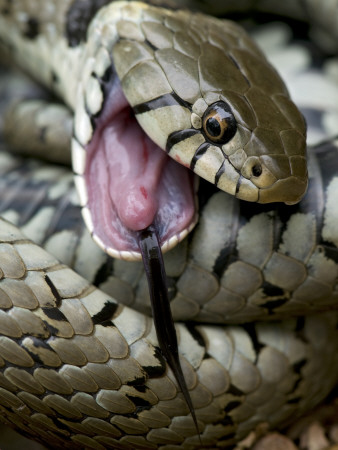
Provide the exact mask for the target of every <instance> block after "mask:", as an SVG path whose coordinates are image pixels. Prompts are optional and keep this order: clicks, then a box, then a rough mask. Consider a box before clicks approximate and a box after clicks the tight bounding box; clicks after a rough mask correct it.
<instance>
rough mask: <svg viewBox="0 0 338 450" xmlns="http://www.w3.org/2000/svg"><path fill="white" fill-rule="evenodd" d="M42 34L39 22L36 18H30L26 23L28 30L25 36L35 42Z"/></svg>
mask: <svg viewBox="0 0 338 450" xmlns="http://www.w3.org/2000/svg"><path fill="white" fill-rule="evenodd" d="M39 33H40V24H39V21H38V20H37V19H36V18H35V17H29V19H28V20H27V22H26V29H25V32H24V36H25V37H26V38H27V39H31V40H34V39H35V38H36V37H37V36H38V35H39Z"/></svg>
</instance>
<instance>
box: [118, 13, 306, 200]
mask: <svg viewBox="0 0 338 450" xmlns="http://www.w3.org/2000/svg"><path fill="white" fill-rule="evenodd" d="M160 11H161V10H160ZM161 14H162V16H161ZM145 15H146V13H143V16H142V20H141V19H138V20H137V21H136V23H137V29H138V33H139V34H138V36H137V39H131V38H130V36H131V35H133V34H134V35H135V28H134V25H135V23H133V24H132V25H131V22H129V23H127V21H124V20H123V19H121V21H120V22H119V24H118V25H119V29H120V30H124V31H123V32H122V33H121V34H120V36H119V41H118V42H117V44H116V45H115V46H114V48H113V60H114V64H115V67H116V70H117V73H118V75H119V77H120V80H121V85H122V89H123V92H124V94H125V96H126V98H127V99H128V102H129V103H130V105H131V106H132V108H133V110H134V112H135V115H136V118H137V120H138V122H139V124H140V125H141V127H142V128H143V129H144V131H145V132H146V133H147V135H148V136H150V138H151V139H152V140H153V141H154V142H155V143H156V144H157V145H158V146H159V147H160V148H162V149H163V150H165V151H166V152H167V153H168V154H169V156H171V157H172V158H174V159H175V160H176V161H177V162H179V163H180V164H183V165H184V166H186V167H189V168H190V169H192V170H193V171H194V172H195V173H196V174H197V175H199V176H200V177H202V178H205V179H206V180H208V181H210V182H211V183H213V184H215V185H216V186H217V187H218V188H219V189H221V190H223V191H225V192H228V193H230V194H232V195H235V196H236V197H237V198H239V199H242V200H247V201H253V202H259V203H269V202H285V203H288V204H293V203H297V202H298V201H299V200H300V199H301V198H302V196H303V195H304V193H305V191H306V188H307V167H306V126H305V122H304V119H303V116H302V115H301V113H300V112H299V111H298V109H297V108H296V106H295V105H294V104H293V103H292V101H291V100H290V97H289V94H288V91H287V88H286V87H285V84H284V83H283V81H282V80H281V78H280V77H279V75H278V74H277V72H276V70H275V69H274V68H273V67H272V66H271V65H270V64H269V63H268V61H267V59H266V58H265V56H264V55H263V54H262V52H261V51H260V50H259V49H258V47H257V46H256V45H255V44H254V43H253V42H252V40H251V39H250V38H249V36H248V35H247V34H246V32H245V31H244V30H243V29H242V28H241V27H239V26H237V25H236V24H234V23H233V22H230V21H224V20H223V21H220V20H217V19H213V18H210V17H207V16H204V15H201V14H191V13H187V12H179V13H177V12H176V13H175V17H174V15H173V14H172V13H171V12H168V11H166V12H165V13H164V12H163V13H162V12H158V10H157V16H156V18H157V20H156V21H155V20H153V21H150V20H146V18H145V17H144V16H145ZM128 28H129V29H128ZM197 30H198V31H197ZM128 36H129V37H128Z"/></svg>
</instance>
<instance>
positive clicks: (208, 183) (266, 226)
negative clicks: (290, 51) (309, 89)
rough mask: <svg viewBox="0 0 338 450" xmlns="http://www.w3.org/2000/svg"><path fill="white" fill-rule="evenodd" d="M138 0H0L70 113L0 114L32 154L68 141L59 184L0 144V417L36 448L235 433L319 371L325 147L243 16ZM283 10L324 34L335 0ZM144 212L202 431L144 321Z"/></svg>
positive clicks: (332, 157)
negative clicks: (311, 135) (310, 138)
mask: <svg viewBox="0 0 338 450" xmlns="http://www.w3.org/2000/svg"><path fill="white" fill-rule="evenodd" d="M151 3H152V4H150V2H149V3H143V2H134V1H130V2H128V1H114V2H112V1H105V0H96V1H90V0H62V1H58V2H57V1H56V0H54V1H52V0H48V1H27V0H26V1H23V0H21V1H20V0H15V1H6V0H2V1H1V2H0V12H1V13H0V39H1V41H0V43H1V49H2V50H3V52H4V54H5V55H6V58H7V56H8V55H9V56H10V58H11V59H13V60H15V62H16V63H17V64H18V65H19V66H21V67H22V68H23V69H24V70H25V71H26V72H28V73H29V74H30V75H31V76H32V77H33V78H35V79H37V80H38V81H39V82H40V83H42V84H43V85H44V86H46V87H47V88H48V89H50V90H51V91H52V92H53V93H54V95H55V96H57V97H58V98H61V99H62V101H63V103H64V104H65V105H67V108H68V109H64V108H63V107H61V106H60V105H57V106H56V105H54V106H48V105H46V104H45V103H44V102H40V101H37V100H30V101H28V103H26V104H25V106H24V107H22V106H20V105H17V106H15V107H14V109H13V111H12V116H10V125H9V127H11V126H12V128H14V131H16V132H17V133H14V137H13V138H12V139H14V141H15V139H17V140H19V146H21V147H22V146H24V143H25V142H24V141H25V140H28V139H27V137H25V136H23V138H22V136H20V133H18V129H19V125H20V120H21V121H22V123H23V124H24V126H25V128H26V130H25V131H26V132H27V133H29V132H32V133H33V134H34V133H35V134H36V135H37V136H38V142H37V143H36V144H35V147H37V148H38V150H39V146H41V149H42V150H41V149H40V151H41V152H42V153H46V155H45V156H48V157H52V158H53V156H50V155H47V153H49V152H51V151H52V147H53V145H55V146H56V147H57V150H56V152H58V145H59V146H62V147H64V145H65V142H64V141H65V140H66V141H67V142H68V143H69V144H70V143H71V147H72V161H73V171H74V173H75V186H76V188H77V194H76V193H75V191H74V187H73V178H72V175H71V174H70V173H69V171H68V170H67V169H66V168H64V167H61V166H48V165H47V164H45V163H42V162H39V161H27V160H26V159H23V158H20V157H17V156H14V155H12V154H8V153H6V152H1V154H0V173H1V181H0V183H1V186H2V191H6V195H5V196H4V199H3V200H2V201H1V204H0V212H1V216H2V218H1V219H0V307H1V309H0V411H1V418H0V420H1V421H2V422H3V423H5V424H7V425H10V426H12V427H14V428H16V429H17V430H19V431H20V432H21V433H23V434H25V435H26V436H27V437H30V438H31V439H34V440H36V441H38V442H41V443H44V444H45V445H47V446H52V448H74V449H76V448H79V449H81V448H83V449H87V448H92V449H105V448H117V449H134V448H136V449H151V448H163V449H173V448H178V447H182V448H186V449H194V448H218V447H223V448H232V447H233V446H234V445H235V444H236V443H237V442H239V441H240V440H241V439H243V438H245V436H247V434H248V433H249V432H250V431H251V430H254V429H255V427H257V426H259V425H260V424H262V423H265V424H267V425H268V426H269V427H270V428H275V427H280V426H283V425H285V424H287V423H290V422H292V421H293V420H294V419H295V418H296V417H299V416H300V415H302V414H304V413H305V412H306V411H308V410H310V409H311V408H312V407H314V406H315V405H316V404H318V403H319V402H320V401H321V400H323V399H324V398H325V397H326V396H327V394H328V393H329V392H330V391H331V390H332V388H333V387H334V386H335V384H336V381H337V376H338V360H337V354H338V353H337V347H338V339H337V312H336V308H337V306H336V305H337V301H336V296H337V283H336V280H337V273H338V272H337V269H338V266H337V261H338V259H337V245H338V237H337V231H336V218H337V215H338V211H337V204H336V203H337V202H336V201H335V192H336V189H337V187H336V186H337V182H338V181H337V176H336V173H337V171H336V170H335V168H336V162H335V161H336V159H337V158H336V156H337V155H336V153H337V148H338V145H337V142H335V141H330V142H326V143H324V144H323V145H321V146H318V147H317V148H314V149H312V151H311V152H310V153H309V154H308V155H307V156H306V126H305V122H304V119H303V116H302V114H301V113H300V112H299V111H298V109H297V108H296V106H295V105H294V103H293V102H292V101H291V99H290V97H289V94H288V91H287V89H286V87H285V85H284V83H283V82H282V80H281V79H280V77H279V75H278V74H277V72H276V71H275V69H274V68H273V67H272V66H271V65H270V64H269V63H268V62H267V60H266V58H265V56H264V55H263V53H262V51H261V50H259V49H258V47H257V46H256V45H255V44H254V43H253V42H252V40H251V39H250V38H249V36H248V35H247V33H246V32H245V31H244V30H243V29H242V28H241V27H240V26H239V25H237V24H235V23H234V22H232V21H228V20H225V19H217V18H215V17H211V16H209V15H205V13H201V12H195V11H192V10H190V9H182V8H181V6H182V5H181V4H180V7H179V8H178V9H177V8H176V7H175V5H172V4H171V2H165V5H164V4H162V3H163V2H162V3H161V2H160V1H159V2H151ZM153 3H154V4H153ZM197 3H198V2H197ZM248 3H252V5H251V6H253V7H255V8H258V9H259V8H260V6H259V4H260V2H248ZM262 3H264V2H262ZM292 4H293V9H295V10H296V11H292V15H294V14H296V16H297V15H298V16H299V15H300V18H303V15H304V14H305V12H304V11H306V16H307V17H309V20H310V19H311V20H313V21H315V22H316V23H317V25H318V27H319V29H320V31H321V32H322V33H324V31H325V28H326V30H327V29H329V33H328V34H329V36H328V40H330V39H329V38H332V37H333V39H331V41H332V42H331V48H332V47H334V45H335V38H334V36H335V34H334V33H336V31H335V29H334V20H329V19H328V17H334V14H331V15H330V14H329V13H328V11H327V10H325V8H322V7H321V6H320V5H319V6H318V5H317V7H316V2H311V1H308V2H306V1H303V2H293V3H292ZM332 5H336V4H334V2H333V3H332ZM198 6H200V7H201V8H202V9H203V7H204V10H205V12H209V11H210V12H211V6H210V9H209V6H208V5H205V4H204V3H203V2H200V4H199V5H198ZM214 7H215V8H216V9H217V8H221V6H218V7H217V5H214ZM279 7H280V8H281V9H282V11H281V12H283V13H284V12H285V11H283V8H287V7H288V6H287V2H286V3H285V5H283V6H279ZM335 7H336V6H332V8H333V12H334V8H335ZM277 8H278V7H277ZM304 8H305V9H304ZM217 12H219V11H215V13H217ZM277 12H280V11H277ZM331 22H332V23H333V25H332V24H331ZM330 24H331V25H332V27H331V26H329V25H330ZM323 25H324V26H323ZM323 28H324V30H323ZM21 108H23V109H21ZM48 108H49V109H48ZM51 110H52V112H53V114H48V111H49V112H50V111H51ZM46 111H47V112H46ZM70 111H72V112H70ZM17 113H18V114H17ZM73 115H74V118H73V124H74V125H73V132H72V134H71V133H69V137H68V138H67V131H66V128H67V126H66V127H65V128H64V131H63V133H62V132H61V133H60V129H59V132H58V133H54V134H53V127H54V126H55V125H56V122H58V120H60V122H62V123H63V124H66V125H67V124H68V125H69V120H72V116H73ZM50 116H51V117H50ZM38 118H40V123H38V126H37V130H35V129H33V128H34V123H36V122H39V121H38V120H37V119H38ZM41 121H42V122H43V125H41ZM27 124H28V126H27ZM70 130H71V126H68V131H70ZM15 134H16V135H15ZM27 135H28V134H26V136H27ZM20 139H23V140H20ZM67 139H68V140H67ZM67 142H66V143H67ZM26 144H27V143H26ZM28 146H29V145H28ZM46 148H47V150H46ZM130 149H131V150H132V151H131V152H130ZM67 158H68V157H67V156H66V157H65V159H66V160H67ZM136 158H137V159H136ZM121 160H123V161H124V162H125V165H124V166H123V165H122V163H121V162H120V161H121ZM132 163H135V164H132ZM177 163H178V164H177ZM126 167H127V168H126ZM186 168H188V169H191V171H187V170H186ZM192 172H194V173H195V174H196V176H193V175H192ZM308 174H309V185H308ZM15 176H19V181H15V180H17V178H16V177H15ZM198 180H199V186H198ZM307 186H308V188H307ZM306 189H307V193H306V194H305V191H306ZM32 193H34V195H33V194H32ZM116 193H117V194H116ZM121 193H122V195H121ZM229 194H230V195H229ZM197 200H198V203H199V211H198V212H197V208H196V204H197ZM140 205H141V206H140ZM154 205H156V208H155V207H154ZM137 208H139V209H140V211H136V212H135V209H137ZM81 215H82V217H81ZM198 215H199V217H198ZM83 219H84V222H85V224H86V226H84V225H83ZM149 224H155V225H156V227H157V229H158V234H159V241H160V246H161V248H162V251H163V252H165V254H164V261H165V266H166V272H167V282H168V294H169V297H170V306H171V311H172V314H173V317H174V319H175V321H176V325H175V327H176V333H177V338H178V343H179V352H180V363H181V366H182V370H183V373H184V379H185V382H186V385H187V388H188V390H189V395H190V398H191V401H192V404H193V408H194V413H195V415H196V424H197V428H198V431H197V430H196V426H195V425H196V424H195V423H194V420H193V417H192V414H191V411H190V410H189V407H188V405H187V403H186V401H185V397H184V396H183V394H182V391H181V388H180V386H179V385H178V383H177V380H176V378H175V376H174V373H173V371H172V369H171V368H170V367H169V366H168V363H167V361H166V359H165V357H164V356H163V354H162V352H161V349H160V348H159V343H158V338H157V335H156V331H155V327H154V323H153V321H152V319H151V310H150V304H149V293H148V288H147V283H146V274H145V273H144V270H143V268H142V264H141V262H140V258H141V256H140V251H139V247H138V244H137V239H136V237H135V236H136V234H137V232H138V231H139V230H142V229H144V228H147V227H148V226H149ZM17 226H19V227H20V228H21V229H19V228H18V227H17ZM27 236H29V237H27ZM29 238H31V239H33V241H34V242H33V241H32V240H30V239H29ZM40 244H41V245H42V246H44V249H43V248H42V247H41V246H40ZM60 261H62V262H60ZM69 266H72V267H73V269H74V270H72V269H71V268H70V267H69ZM96 267H98V268H99V269H98V271H96V269H95V268H96ZM98 286H99V287H100V288H101V290H100V289H98Z"/></svg>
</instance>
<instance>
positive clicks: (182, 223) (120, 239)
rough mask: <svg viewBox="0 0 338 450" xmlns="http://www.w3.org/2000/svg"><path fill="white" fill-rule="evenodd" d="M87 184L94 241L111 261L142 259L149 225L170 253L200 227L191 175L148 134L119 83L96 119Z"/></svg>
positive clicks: (112, 88)
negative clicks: (142, 234) (143, 237)
mask: <svg viewBox="0 0 338 450" xmlns="http://www.w3.org/2000/svg"><path fill="white" fill-rule="evenodd" d="M84 178H85V183H86V188H87V195H88V204H87V206H88V209H89V212H90V214H91V222H92V224H93V231H92V234H93V237H94V239H95V240H96V241H97V242H98V243H99V245H100V246H101V247H103V248H104V250H105V251H106V252H107V253H109V254H110V255H111V256H114V257H120V258H124V259H140V257H141V256H140V249H139V242H138V232H139V231H140V230H143V229H145V228H147V227H148V226H149V225H151V224H153V225H154V226H155V227H156V229H157V233H158V235H159V240H160V245H161V248H162V250H164V251H165V250H168V249H169V248H171V247H173V246H175V245H176V244H177V242H179V241H180V240H182V239H183V237H185V236H186V234H187V233H188V232H189V231H190V230H191V229H192V227H193V226H194V225H195V223H196V221H197V217H196V216H197V213H196V199H195V192H194V176H193V173H192V172H191V171H189V170H187V169H186V168H185V167H183V166H181V165H180V164H178V163H177V162H175V161H174V160H172V159H171V158H170V157H169V156H168V155H167V154H166V153H165V152H164V151H163V150H162V149H160V148H159V147H158V146H157V145H156V144H155V143H154V142H153V141H151V140H150V138H149V137H148V136H147V135H146V134H145V132H144V131H143V130H142V129H141V127H140V126H139V124H138V123H137V121H136V119H135V116H134V114H133V112H132V108H131V107H130V105H129V104H128V102H127V100H126V98H125V96H124V94H123V92H122V89H121V86H120V83H119V82H115V83H114V84H113V86H112V87H111V89H110V93H109V95H108V97H107V100H106V103H105V106H104V108H103V111H102V113H101V114H100V117H99V118H98V119H96V127H95V132H94V135H93V138H92V140H91V142H90V143H89V144H88V146H87V160H86V169H85V174H84Z"/></svg>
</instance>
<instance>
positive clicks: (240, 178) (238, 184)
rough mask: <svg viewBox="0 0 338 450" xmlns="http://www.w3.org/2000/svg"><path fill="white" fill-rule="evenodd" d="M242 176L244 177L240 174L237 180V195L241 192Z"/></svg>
mask: <svg viewBox="0 0 338 450" xmlns="http://www.w3.org/2000/svg"><path fill="white" fill-rule="evenodd" d="M242 178H243V176H242V175H240V177H239V178H238V181H237V184H236V194H235V195H237V194H238V192H239V188H240V187H241V184H242Z"/></svg>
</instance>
